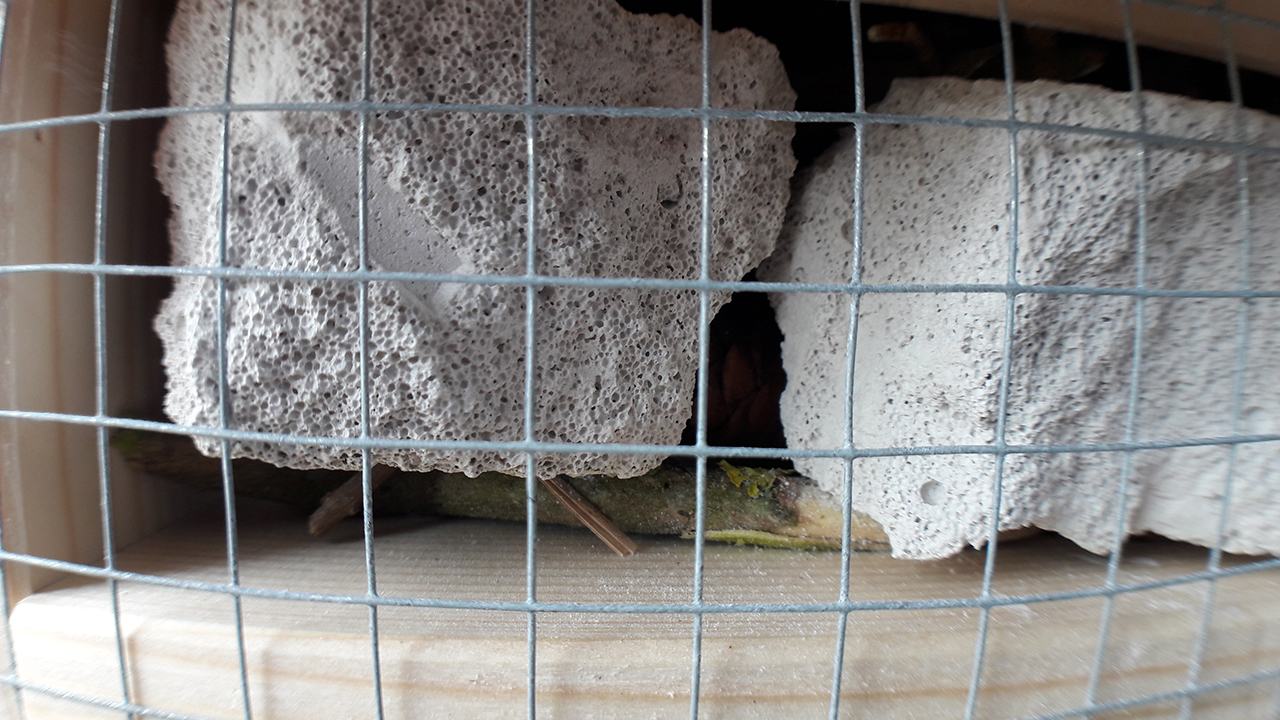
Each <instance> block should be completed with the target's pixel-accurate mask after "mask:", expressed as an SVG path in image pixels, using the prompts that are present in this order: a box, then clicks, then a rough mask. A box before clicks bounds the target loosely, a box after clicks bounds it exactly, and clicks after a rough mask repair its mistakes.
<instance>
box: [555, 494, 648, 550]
mask: <svg viewBox="0 0 1280 720" xmlns="http://www.w3.org/2000/svg"><path fill="white" fill-rule="evenodd" d="M542 484H543V485H546V486H547V489H548V490H550V491H551V494H552V495H555V496H556V497H557V498H559V499H560V502H562V503H564V506H565V507H567V508H569V512H571V513H573V514H574V517H576V518H578V519H579V520H581V521H582V524H583V525H586V526H587V527H588V528H589V529H590V530H591V532H593V533H595V534H596V537H598V538H600V539H601V540H603V541H604V543H605V544H606V545H608V546H609V547H610V548H612V549H613V551H614V552H616V553H618V554H619V555H621V556H622V557H626V556H628V555H635V554H636V550H638V549H639V548H638V547H637V546H636V544H635V543H634V542H631V538H629V537H627V534H626V533H624V532H622V531H621V530H619V529H618V526H617V525H614V524H613V521H612V520H610V519H609V518H607V517H605V516H604V513H602V512H600V510H598V509H597V508H596V506H595V505H592V504H591V503H590V502H588V501H587V499H586V498H584V497H582V495H581V494H579V493H578V491H577V490H576V489H575V488H574V487H573V486H572V485H570V484H569V483H567V482H565V481H564V479H562V478H559V477H553V478H543V479H542Z"/></svg>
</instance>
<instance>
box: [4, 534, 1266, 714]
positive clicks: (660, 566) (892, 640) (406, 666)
mask: <svg viewBox="0 0 1280 720" xmlns="http://www.w3.org/2000/svg"><path fill="white" fill-rule="evenodd" d="M215 518H216V516H215ZM333 535H334V537H333V538H332V539H331V540H329V541H316V540H313V539H311V538H309V537H308V535H307V530H306V524H305V519H304V518H296V519H290V520H288V521H286V522H283V523H275V524H262V523H258V522H255V521H254V520H253V519H251V518H247V519H245V520H244V522H243V524H242V527H241V531H240V533H239V542H240V544H239V551H240V572H241V582H242V583H243V585H245V586H249V587H256V588H271V589H277V590H284V589H288V590H292V591H296V592H314V593H333V594H348V595H361V594H363V593H364V592H365V583H366V579H365V570H364V549H363V544H362V543H361V541H360V531H359V522H358V521H356V520H352V521H348V522H347V523H344V524H343V525H341V526H339V528H337V529H336V530H335V532H334V533H333ZM524 535H525V529H524V526H523V525H521V524H518V523H502V522H486V521H472V520H457V521H445V522H439V523H435V522H431V521H427V520H418V521H404V522H402V523H400V524H398V525H393V524H389V523H384V524H382V525H380V527H379V532H378V537H377V539H376V542H375V551H376V557H377V579H378V591H379V593H380V594H381V595H382V596H384V597H427V598H445V599H453V600H484V601H494V600H496V601H511V602H520V601H522V600H523V599H524V597H525V555H524V542H525V539H524ZM635 539H636V541H637V542H638V544H639V546H640V552H639V553H638V554H637V555H634V556H632V557H628V558H621V557H618V556H616V555H615V554H614V553H612V552H610V551H609V550H608V548H607V547H605V545H604V544H603V543H602V542H601V541H599V540H598V539H596V538H595V537H593V536H592V535H591V534H590V533H588V532H587V531H585V530H582V529H569V528H554V527H545V528H541V529H540V532H539V546H538V573H537V585H538V589H537V597H538V599H539V600H540V601H546V602H594V603H639V604H655V603H658V604H661V603H687V602H689V601H690V600H691V598H692V571H693V560H694V558H693V544H692V543H689V542H681V541H678V540H673V539H658V538H653V537H649V536H640V537H637V538H635ZM1206 559H1207V553H1206V551H1204V550H1203V549H1200V548H1194V547H1191V546H1187V545H1180V544H1175V543H1168V542H1163V541H1159V542H1135V543H1131V545H1130V548H1129V552H1128V555H1127V558H1126V560H1125V562H1124V565H1123V567H1122V569H1121V571H1120V575H1119V582H1120V583H1122V584H1123V583H1138V582H1148V581H1153V580H1159V579H1162V578H1170V577H1176V576H1178V575H1181V574H1184V573H1189V572H1196V571H1199V570H1202V569H1203V568H1204V566H1205V562H1206ZM1251 560H1253V559H1249V558H1228V565H1231V564H1240V563H1243V562H1246V561H1251ZM983 561H984V555H983V553H980V552H976V551H974V552H968V553H964V554H961V555H959V556H957V557H954V558H950V559H948V560H943V561H936V562H914V561H905V560H895V559H893V558H891V557H889V556H888V555H886V554H882V553H861V554H855V555H854V556H853V560H852V567H851V571H852V579H851V587H850V597H851V598H852V599H853V600H855V601H858V600H921V599H930V598H956V597H960V598H973V597H976V596H977V595H978V594H979V593H980V591H981V584H982V569H983ZM119 563H120V567H121V568H123V569H128V570H133V571H137V572H143V573H147V574H153V575H159V576H163V577H170V578H182V579H191V580H203V581H210V582H219V583H220V582H225V581H226V579H227V569H226V550H225V546H224V534H223V529H222V527H221V525H220V523H219V522H217V521H216V519H214V520H204V521H193V522H187V523H182V524H180V525H179V526H175V527H174V528H172V529H170V530H168V531H165V532H163V533H161V534H159V535H156V536H153V537H152V538H150V539H148V540H145V541H143V542H140V543H138V544H136V545H134V546H133V547H131V548H129V549H128V550H127V551H126V552H124V553H123V554H122V555H121V557H120V559H119ZM1105 577H1106V559H1105V558H1100V557H1097V556H1093V555H1090V554H1088V553H1085V552H1083V551H1081V550H1079V549H1077V548H1075V547H1074V546H1072V545H1071V544H1069V543H1066V542H1065V541H1062V540H1061V539H1059V538H1056V537H1054V536H1042V537H1039V538H1033V539H1030V540H1026V541H1021V542H1015V543H1007V544H1003V545H1002V546H1001V548H1000V555H999V560H998V563H997V573H996V579H995V584H994V586H993V588H992V590H993V593H994V594H996V595H997V596H1010V595H1021V594H1027V593H1052V592H1060V591H1070V590H1076V589H1084V588H1092V587H1099V586H1101V585H1102V584H1103V583H1104V581H1105ZM839 581H840V556H839V554H838V553H833V552H797V551H787V550H762V549H755V548H740V547H732V546H720V545H708V547H707V555H706V581H705V582H706V584H705V601H706V602H707V603H711V604H716V603H825V602H830V601H833V600H835V599H836V598H837V594H838V588H839ZM1217 586H1218V587H1217V591H1216V599H1215V606H1214V614H1213V621H1212V624H1211V627H1210V632H1209V635H1208V641H1207V644H1206V647H1205V654H1204V662H1203V668H1202V670H1201V673H1200V678H1201V681H1202V682H1216V681H1221V680H1229V679H1232V678H1238V677H1243V676H1248V675H1250V674H1252V673H1258V672H1268V671H1271V672H1273V673H1274V672H1275V671H1276V670H1277V668H1280V600H1277V598H1280V571H1277V570H1274V569H1273V570H1267V571H1264V572H1254V573H1250V574H1247V575H1240V576H1233V577H1230V578H1225V579H1221V580H1219V581H1218V583H1217ZM1206 588H1207V583H1205V582H1192V583H1188V584H1180V585H1174V586H1172V587H1166V588H1162V589H1154V590H1143V591H1140V592H1134V593H1129V594H1124V595H1120V596H1118V597H1117V599H1116V602H1115V606H1114V615H1113V618H1112V622H1111V629H1110V633H1109V637H1108V642H1107V647H1106V651H1105V653H1104V663H1103V673H1102V676H1101V681H1100V683H1099V687H1098V700H1099V701H1101V702H1109V701H1117V700H1124V699H1128V698H1134V697H1138V696H1142V695H1148V694H1155V693H1165V692H1172V691H1177V690H1178V689H1180V688H1183V687H1185V685H1186V682H1187V674H1188V668H1189V664H1190V663H1191V660H1192V657H1193V655H1194V648H1195V645H1196V636H1197V632H1198V630H1199V627H1200V620H1201V617H1202V612H1203V606H1204V602H1205V598H1206ZM232 606H233V603H232V599H231V598H230V597H228V596H225V595H220V594H216V593H210V592H202V591H193V590H182V589H171V588H163V587H158V586H155V585H148V584H142V583H136V582H124V583H121V584H120V608H121V618H120V626H121V630H122V633H123V636H124V648H125V656H126V665H127V674H128V677H129V679H130V684H131V692H132V693H133V695H132V700H133V701H134V702H135V703H138V704H142V705H147V706H149V707H154V708H160V709H163V710H168V711H176V712H183V713H190V714H194V715H199V716H204V717H211V718H237V717H243V714H244V711H243V708H242V705H241V697H240V682H239V665H238V661H237V651H236V639H235V630H234V623H233V612H232ZM1102 608H1103V600H1102V599H1101V598H1099V597H1090V598H1084V599H1075V600H1064V601H1052V602H1038V603H1030V604H1017V605H1009V606H1006V607H999V608H996V609H994V610H993V611H992V612H991V617H990V632H989V636H988V641H987V647H986V657H985V667H984V672H983V676H982V685H981V693H980V696H979V701H978V704H977V710H978V712H977V717H982V718H1024V717H1034V716H1037V715H1041V714H1046V713H1053V712H1056V711H1063V710H1067V709H1070V708H1074V707H1078V706H1080V705H1081V704H1082V703H1083V701H1084V698H1085V688H1086V686H1087V684H1088V680H1089V675H1090V668H1091V667H1092V663H1093V658H1094V655H1095V651H1096V647H1097V638H1098V634H1099V633H1098V630H1099V621H1100V617H1101V611H1102ZM369 615H370V613H369V610H368V609H367V608H366V607H364V606H361V605H343V604H334V603H317V602H304V601H297V600H280V599H263V598H252V597H250V598H245V599H244V601H243V618H244V633H245V649H246V658H247V662H248V678H249V687H250V700H251V703H252V706H253V712H254V717H256V718H348V717H373V708H374V705H373V703H374V690H373V683H372V673H371V666H372V663H371V644H370V639H369ZM979 616H980V612H979V611H978V610H976V609H972V608H960V609H929V610H919V609H916V610H910V609H908V610H896V609H895V610H875V611H858V612H854V613H852V614H850V616H849V627H848V633H849V634H848V643H847V647H846V649H845V657H844V670H843V678H842V681H843V682H842V689H841V692H842V706H841V707H842V711H841V717H850V718H950V717H963V711H964V706H965V701H966V696H967V692H968V686H969V678H970V676H971V672H972V665H973V655H974V646H975V641H976V638H977V632H978V624H979ZM378 619H379V631H380V652H381V655H380V658H381V667H382V686H383V696H384V702H385V709H386V717H388V718H411V717H412V718H426V717H486V718H502V717H524V716H525V687H526V685H525V678H526V668H527V665H526V628H527V615H526V614H525V613H522V612H512V611H491V610H472V609H463V610H459V609H438V608H421V607H393V608H388V607H383V608H381V609H380V610H379V612H378ZM837 622H838V615H837V614H835V613H829V612H812V613H787V614H780V613H733V614H709V615H707V616H705V620H704V626H703V630H704V633H703V645H702V651H703V657H702V667H701V683H702V685H701V701H702V707H701V717H707V718H721V717H723V718H730V717H731V718H757V717H758V718H778V717H788V718H790V717H826V713H827V708H828V703H829V693H830V686H831V679H832V668H833V664H832V663H833V658H834V648H835V637H836V626H837ZM692 626H693V621H692V618H691V617H690V616H689V615H684V614H601V613H572V612H569V613H565V612H560V613H541V614H539V616H538V621H537V688H538V692H537V702H538V708H539V716H540V717H552V718H564V717H570V718H574V717H591V718H599V717H619V718H632V717H634V718H642V717H643V718H648V717H684V716H687V713H688V703H689V678H690V657H691V638H692ZM13 628H14V641H15V645H16V648H17V654H18V667H19V668H20V671H21V674H22V677H23V678H24V679H27V680H29V681H32V682H36V683H44V684H47V685H52V686H56V687H59V688H63V689H66V690H71V691H73V692H76V693H81V694H87V695H93V696H97V697H100V698H103V699H105V700H107V701H119V700H120V698H121V691H120V681H119V671H118V665H117V662H116V646H115V638H114V630H113V623H112V616H111V612H110V602H109V594H108V589H107V586H106V585H105V583H102V582H98V581H89V580H85V579H71V580H67V581H64V582H63V583H61V584H59V585H57V586H55V587H54V588H53V589H51V590H49V591H47V592H43V593H39V594H36V595H33V596H31V597H29V598H27V599H26V600H24V601H23V602H22V603H21V604H20V605H19V606H18V607H17V608H16V611H15V612H14V614H13ZM1277 692H1280V684H1278V683H1277V681H1276V679H1275V675H1274V674H1273V675H1272V676H1271V677H1270V678H1268V679H1266V680H1264V681H1260V682H1253V683H1246V684H1242V685H1239V686H1236V687H1232V688H1229V689H1227V690H1224V691H1219V692H1214V693H1211V694H1207V695H1205V696H1203V697H1202V698H1201V699H1199V700H1197V701H1196V703H1195V706H1194V709H1195V711H1196V712H1195V714H1193V715H1192V717H1196V718H1232V719H1233V720H1242V719H1246V718H1268V719H1269V718H1270V717H1271V716H1270V715H1267V714H1266V713H1268V712H1273V710H1274V708H1273V703H1274V702H1275V700H1276V696H1277ZM25 702H26V709H27V716H28V717H29V718H55V717H56V718H80V717H85V718H88V717H120V715H119V713H118V712H116V713H113V712H107V711H99V710H94V709H87V710H86V709H85V708H84V707H83V706H77V705H73V704H70V703H68V702H66V701H63V700H55V699H52V698H50V697H48V696H47V695H44V694H41V693H37V692H27V693H25ZM1179 711H1180V705H1179V703H1178V702H1177V701H1168V702H1162V703H1154V704H1148V705H1143V706H1140V707H1137V708H1134V709H1131V710H1128V711H1125V712H1123V713H1112V714H1107V713H1102V714H1098V715H1095V717H1141V718H1166V717H1168V718H1173V717H1178V713H1179Z"/></svg>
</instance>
